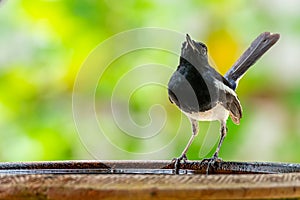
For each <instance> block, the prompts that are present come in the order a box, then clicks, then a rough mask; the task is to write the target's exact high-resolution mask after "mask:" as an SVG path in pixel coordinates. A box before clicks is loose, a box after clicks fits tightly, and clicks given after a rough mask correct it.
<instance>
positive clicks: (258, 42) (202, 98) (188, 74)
mask: <svg viewBox="0 0 300 200" xmlns="http://www.w3.org/2000/svg"><path fill="white" fill-rule="evenodd" d="M279 38H280V34H278V33H270V32H263V33H261V34H260V35H259V36H258V37H257V38H256V39H255V40H254V41H253V42H252V43H251V45H250V47H248V48H247V49H246V51H244V53H243V54H242V55H241V56H240V58H239V59H238V60H237V61H236V62H235V63H234V64H233V65H232V67H231V68H230V69H229V70H228V71H227V72H226V73H225V75H224V76H222V75H221V74H220V73H219V72H218V71H216V70H215V69H214V68H213V67H211V66H210V64H209V62H208V48H207V46H206V45H205V44H204V43H202V42H197V41H195V40H192V39H191V37H190V35H189V34H186V40H185V41H184V42H183V43H182V47H181V55H180V58H179V65H178V67H177V69H176V71H175V72H174V73H173V74H172V76H171V78H170V80H169V83H168V96H169V100H170V102H171V103H173V104H175V105H176V106H177V107H178V108H179V109H180V111H181V112H182V113H184V114H185V115H186V116H187V117H188V119H189V120H190V122H191V126H192V135H191V137H190V139H189V141H188V143H187V144H186V146H185V148H184V150H183V151H182V153H181V155H180V157H178V158H175V159H173V160H174V161H175V163H174V165H175V170H176V172H177V173H178V170H179V166H180V163H181V162H182V161H183V162H186V161H187V155H186V154H187V151H188V149H189V147H190V146H191V144H192V142H193V141H194V139H195V137H196V136H197V134H198V132H199V121H219V122H220V139H219V142H218V146H217V147H216V150H215V152H214V154H213V156H212V158H208V159H203V161H208V162H209V163H208V168H209V165H210V164H213V163H214V162H216V161H221V159H220V158H219V151H220V148H221V146H222V143H223V141H224V139H225V137H226V135H227V132H228V129H227V125H226V122H227V119H228V118H229V116H230V118H231V120H232V121H233V123H234V124H237V125H239V124H240V119H241V118H242V106H241V103H240V100H239V98H238V96H237V93H236V88H237V86H238V83H239V80H240V79H241V78H242V77H243V75H244V74H245V72H246V71H247V70H248V69H249V68H250V67H251V66H252V65H253V64H254V63H255V62H256V61H257V60H258V59H259V58H260V57H261V56H262V55H263V54H264V53H265V52H266V51H268V50H269V49H270V48H271V47H272V46H273V45H274V44H275V43H276V42H277V41H278V40H279ZM208 168H207V170H208ZM207 173H208V171H207Z"/></svg>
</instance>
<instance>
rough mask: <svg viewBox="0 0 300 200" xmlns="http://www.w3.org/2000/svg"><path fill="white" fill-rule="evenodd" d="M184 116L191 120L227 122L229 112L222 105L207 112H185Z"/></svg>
mask: <svg viewBox="0 0 300 200" xmlns="http://www.w3.org/2000/svg"><path fill="white" fill-rule="evenodd" d="M184 114H185V115H186V116H188V117H189V118H191V119H194V120H197V121H215V120H218V121H226V120H227V118H228V116H229V111H228V110H226V109H225V108H224V107H223V106H222V105H220V104H217V105H216V106H215V107H213V108H212V109H211V110H208V111H205V112H194V113H186V112H184Z"/></svg>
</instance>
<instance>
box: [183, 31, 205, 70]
mask: <svg viewBox="0 0 300 200" xmlns="http://www.w3.org/2000/svg"><path fill="white" fill-rule="evenodd" d="M181 57H182V58H184V59H185V60H187V61H188V62H190V63H191V64H193V65H195V66H199V65H206V64H208V59H207V47H206V45H205V44H203V43H202V42H196V41H194V40H192V39H191V37H190V36H189V34H186V41H184V42H183V43H182V48H181Z"/></svg>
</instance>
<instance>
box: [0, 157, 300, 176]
mask: <svg viewBox="0 0 300 200" xmlns="http://www.w3.org/2000/svg"><path fill="white" fill-rule="evenodd" d="M207 168H208V162H201V161H188V162H186V163H182V164H180V169H181V172H182V173H183V174H185V173H190V174H206V170H207ZM50 169H52V170H51V171H49V170H50ZM173 169H174V162H171V161H169V160H167V161H166V160H139V161H136V160H135V161H128V160H120V161H113V160H112V161H111V160H103V161H96V160H76V161H46V162H45V161H44V162H6V163H0V173H6V174H9V173H14V174H16V173H17V172H20V173H22V174H26V173H27V174H43V173H48V174H51V173H55V172H58V173H64V172H65V173H69V174H70V173H73V174H76V173H78V174H79V173H81V174H88V173H94V174H95V173H102V174H103V173H110V174H118V173H121V174H126V173H138V174H140V173H143V170H144V172H145V173H146V172H147V173H148V174H151V173H152V174H157V173H158V174H164V173H166V174H170V173H172V172H173V171H172V170H173ZM295 172H300V164H292V163H271V162H215V163H213V164H211V165H210V167H209V174H251V173H295Z"/></svg>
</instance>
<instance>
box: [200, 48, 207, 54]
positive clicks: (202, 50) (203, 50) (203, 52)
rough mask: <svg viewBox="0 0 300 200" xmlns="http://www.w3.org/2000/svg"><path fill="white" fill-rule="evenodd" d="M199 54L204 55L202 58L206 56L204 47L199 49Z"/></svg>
mask: <svg viewBox="0 0 300 200" xmlns="http://www.w3.org/2000/svg"><path fill="white" fill-rule="evenodd" d="M201 54H202V55H204V56H206V54H207V49H206V48H205V47H202V48H201Z"/></svg>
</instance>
